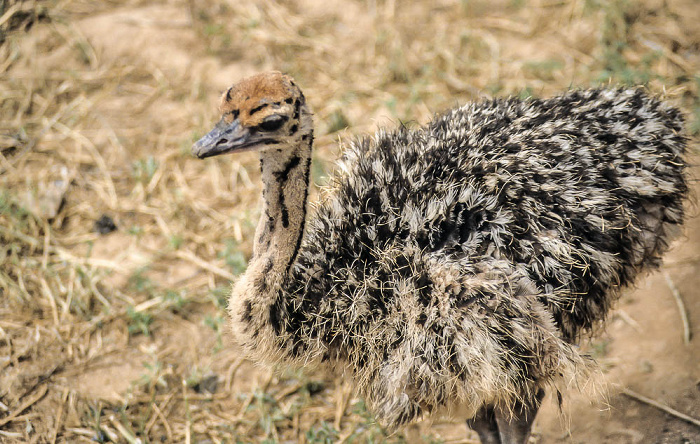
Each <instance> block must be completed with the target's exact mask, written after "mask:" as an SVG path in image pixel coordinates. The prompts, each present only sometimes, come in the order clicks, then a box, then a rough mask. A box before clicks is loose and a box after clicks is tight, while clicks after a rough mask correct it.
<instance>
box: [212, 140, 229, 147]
mask: <svg viewBox="0 0 700 444" xmlns="http://www.w3.org/2000/svg"><path fill="white" fill-rule="evenodd" d="M224 143H228V139H220V140H218V141H217V142H216V145H214V146H219V145H221V144H224Z"/></svg>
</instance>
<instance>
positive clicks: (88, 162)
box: [0, 0, 700, 444]
mask: <svg viewBox="0 0 700 444" xmlns="http://www.w3.org/2000/svg"><path fill="white" fill-rule="evenodd" d="M270 69H277V70H281V71H285V72H287V73H289V74H291V75H292V76H294V77H295V79H296V80H297V83H298V84H299V85H301V86H302V88H303V89H304V91H305V93H306V96H307V97H308V99H309V101H310V103H311V106H312V108H313V110H314V112H315V118H316V128H317V131H316V134H317V144H316V146H317V148H316V152H315V155H314V159H313V181H314V184H315V185H314V187H313V191H312V194H311V200H312V201H313V200H314V199H316V198H317V196H318V187H319V186H323V184H324V183H326V182H327V178H328V176H329V174H332V172H333V169H334V159H335V158H336V157H337V156H338V155H339V153H340V152H341V151H342V150H343V145H345V144H347V143H349V141H351V140H352V139H353V138H354V137H359V136H361V135H364V134H370V133H372V132H373V131H374V130H375V129H376V128H378V127H392V126H395V125H397V124H399V123H400V122H414V123H417V124H423V123H426V122H427V121H428V120H429V119H430V118H431V116H432V115H433V114H434V113H436V112H440V111H441V110H445V109H447V108H450V107H454V106H457V105H459V104H463V103H465V102H467V101H471V100H481V99H484V98H490V97H505V96H519V97H522V98H527V97H531V96H534V97H547V96H551V95H554V94H557V93H560V92H563V91H566V90H567V89H570V88H586V87H590V86H595V85H601V84H613V85H618V84H625V85H640V86H643V87H644V88H647V89H648V90H649V91H650V92H651V93H652V94H655V95H660V96H663V97H664V98H665V100H668V101H670V102H671V103H674V104H675V105H676V106H678V107H680V108H681V109H682V110H683V111H684V113H685V115H686V117H687V130H688V133H689V135H690V136H691V141H690V142H691V143H690V148H691V155H690V156H689V159H690V161H691V163H692V164H693V165H694V166H693V167H692V174H693V175H694V177H697V176H698V172H699V170H698V167H697V166H696V165H697V160H698V156H697V154H698V146H699V145H698V142H699V135H700V97H699V91H700V3H698V1H697V0H640V1H632V0H611V1H602V0H488V1H476V0H474V1H469V0H461V1H459V0H436V1H432V0H430V1H429V0H424V1H402V0H297V1H282V2H275V1H271V0H269V1H268V0H253V1H239V0H228V1H226V0H221V1H205V0H189V1H187V0H162V1H145V0H123V1H122V0H104V1H88V0H33V1H30V0H25V1H21V0H2V1H0V442H41V443H44V442H50V443H54V442H120V443H121V442H128V443H136V442H142V443H145V442H187V443H189V442H192V443H224V442H265V443H278V442H280V443H282V442H288V443H297V442H299V443H304V442H306V443H335V442H343V443H381V442H393V443H400V442H404V441H405V436H404V433H403V432H399V433H396V434H392V435H387V434H386V433H385V431H383V430H382V428H381V427H380V426H378V425H377V424H376V423H375V422H374V420H373V418H372V416H371V415H370V414H369V413H368V412H367V410H366V409H365V407H364V403H363V401H362V400H361V399H359V398H357V397H356V396H355V395H353V394H352V391H351V387H349V386H348V385H347V384H344V383H343V382H342V381H338V380H335V379H333V378H329V377H328V376H326V375H324V374H320V373H315V372H313V371H305V372H302V371H292V370H288V369H286V370H285V369H281V370H280V371H279V372H272V371H270V370H269V369H266V368H261V367H256V366H254V365H253V364H251V363H250V362H249V361H247V360H246V359H244V358H243V357H242V356H241V353H240V350H239V349H238V347H237V346H236V344H235V338H233V337H232V335H231V334H230V333H229V332H228V330H227V328H226V313H225V306H226V299H227V294H228V291H229V287H230V281H232V280H234V279H235V278H236V276H237V275H239V274H240V273H242V272H243V271H244V270H245V267H246V261H247V259H248V258H249V256H250V254H251V246H252V244H251V237H252V234H253V231H254V228H255V224H256V223H257V218H258V216H259V204H260V200H259V199H260V197H259V192H260V183H259V180H258V179H259V177H258V176H259V173H258V160H257V157H256V155H255V154H243V155H239V156H235V157H217V158H214V159H208V160H206V161H201V160H196V159H194V158H192V157H191V155H190V153H189V150H190V146H191V144H192V142H193V141H195V140H196V139H197V138H198V137H199V136H201V135H203V134H204V133H205V132H206V131H208V129H209V128H210V127H211V126H212V125H213V123H214V122H215V121H216V120H218V115H217V114H218V113H217V110H216V106H217V105H218V100H219V96H220V94H221V93H222V92H223V91H224V90H225V88H227V87H228V86H229V85H230V84H232V83H234V82H236V81H237V80H239V79H241V78H242V77H244V76H247V75H250V74H253V73H255V72H258V71H263V70H270ZM692 187H693V188H694V193H695V196H697V194H698V190H699V186H698V183H697V182H696V181H693V182H692ZM688 212H689V215H690V220H689V221H688V223H687V225H686V228H685V232H684V235H683V236H682V238H681V239H680V240H679V241H678V242H676V244H675V245H674V248H673V250H672V251H671V252H670V254H668V255H667V257H666V261H665V265H664V267H663V268H662V269H661V271H660V272H657V273H655V274H652V275H650V276H648V277H647V278H645V279H643V280H641V281H639V282H638V284H637V287H636V288H635V289H631V290H629V291H627V292H626V293H625V295H624V296H623V297H622V299H621V301H620V302H619V304H618V306H617V308H616V310H615V311H613V312H612V313H611V314H610V316H609V321H608V323H607V327H606V328H605V329H602V330H601V334H600V335H599V336H597V337H596V338H594V339H593V340H592V341H591V342H590V343H587V344H585V345H583V347H586V348H587V349H589V351H590V352H591V353H593V354H594V356H595V357H596V358H597V359H598V361H599V362H600V363H601V365H602V367H603V369H604V373H605V378H606V380H607V381H608V382H609V384H608V386H607V393H606V394H605V396H604V397H601V398H594V399H592V400H591V399H589V398H584V397H583V396H579V395H576V394H575V392H574V393H573V394H569V395H566V396H565V398H564V403H563V405H562V406H561V411H560V408H559V406H558V403H557V401H556V400H552V399H550V398H549V397H548V398H547V400H546V401H545V406H544V407H543V409H542V411H541V414H540V416H539V417H538V419H537V421H536V422H535V426H534V434H533V437H532V438H531V442H534V443H560V442H561V443H593V442H595V443H651V442H654V443H698V442H700V428H698V426H697V425H692V424H691V423H690V422H688V421H685V420H682V419H679V418H677V417H676V416H673V415H670V414H668V413H666V412H664V411H663V410H661V409H659V408H657V407H655V406H653V405H650V404H649V403H647V402H642V401H640V400H639V399H635V396H636V395H635V393H638V394H642V395H644V396H646V397H648V398H650V399H652V400H653V401H654V402H658V403H661V404H663V405H665V406H670V407H671V408H673V409H676V410H678V411H680V412H683V413H685V414H687V415H690V416H691V417H694V418H698V417H700V345H699V344H700V337H698V336H700V295H699V293H700V291H699V290H698V289H699V288H700V220H699V219H698V217H696V215H697V206H696V205H695V206H692V205H691V206H689V211H688ZM684 317H686V318H687V321H688V322H687V323H686V322H685V321H684V320H683V319H684ZM693 332H694V333H695V338H692V333H693ZM415 430H417V431H418V433H419V434H420V436H422V439H423V441H424V442H428V443H452V444H455V443H476V442H478V440H477V436H476V434H475V433H472V432H470V431H468V430H467V429H466V426H465V425H464V422H463V419H462V418H454V419H452V420H450V419H449V418H447V419H437V420H434V421H432V422H424V423H421V424H419V425H418V426H417V428H416V429H415Z"/></svg>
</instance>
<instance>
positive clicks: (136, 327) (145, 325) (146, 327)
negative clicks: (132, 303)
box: [126, 307, 153, 336]
mask: <svg viewBox="0 0 700 444" xmlns="http://www.w3.org/2000/svg"><path fill="white" fill-rule="evenodd" d="M126 315H127V317H128V318H129V325H128V327H127V329H128V331H129V334H130V335H134V334H138V333H140V334H142V335H144V336H150V335H151V330H150V327H151V324H152V323H153V315H151V314H149V313H146V312H144V311H137V310H135V309H134V307H128V308H127V309H126Z"/></svg>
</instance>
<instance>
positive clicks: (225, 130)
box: [192, 118, 260, 159]
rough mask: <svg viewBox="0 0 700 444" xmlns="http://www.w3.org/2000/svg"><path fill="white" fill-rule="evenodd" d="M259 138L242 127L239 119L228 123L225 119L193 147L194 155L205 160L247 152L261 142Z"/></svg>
mask: <svg viewBox="0 0 700 444" xmlns="http://www.w3.org/2000/svg"><path fill="white" fill-rule="evenodd" d="M259 139H260V138H259V137H256V134H254V133H252V132H251V131H250V130H249V129H248V128H246V127H245V126H243V125H241V124H240V122H239V121H238V119H236V120H234V121H233V122H232V123H227V122H226V121H225V120H224V119H223V118H222V119H221V120H219V122H218V123H217V124H216V126H215V127H214V129H212V130H211V131H209V133H207V134H206V135H205V136H204V137H202V138H201V139H199V140H198V141H197V142H195V144H194V145H192V154H194V155H195V156H197V157H199V158H200V159H204V158H205V157H212V156H218V155H219V154H225V153H230V152H233V151H247V150H248V149H250V148H253V146H254V145H256V144H258V143H259V142H260V140H259Z"/></svg>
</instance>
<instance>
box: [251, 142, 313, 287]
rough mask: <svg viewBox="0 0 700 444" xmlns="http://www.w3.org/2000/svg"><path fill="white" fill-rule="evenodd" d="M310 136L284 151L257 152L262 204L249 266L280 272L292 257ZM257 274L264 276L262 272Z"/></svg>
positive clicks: (299, 230) (300, 223)
mask: <svg viewBox="0 0 700 444" xmlns="http://www.w3.org/2000/svg"><path fill="white" fill-rule="evenodd" d="M312 143H313V136H312V135H311V134H309V135H308V136H306V137H305V138H304V139H303V140H301V142H300V143H299V145H298V146H296V147H294V148H293V149H287V150H284V151H279V150H271V151H270V152H261V153H260V169H261V171H262V181H263V201H264V204H263V208H262V213H261V215H260V221H259V222H258V227H257V229H256V231H255V243H254V246H253V258H252V260H251V264H250V265H249V270H251V269H252V270H255V272H257V273H263V274H264V275H267V276H284V275H286V274H287V273H288V272H289V268H290V266H291V265H292V263H294V260H295V259H296V254H297V251H298V250H299V246H300V244H301V239H302V236H303V234H304V221H305V219H306V198H307V195H308V190H309V172H310V166H311V146H312ZM264 275H263V276H260V277H262V278H263V279H266V276H264Z"/></svg>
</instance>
